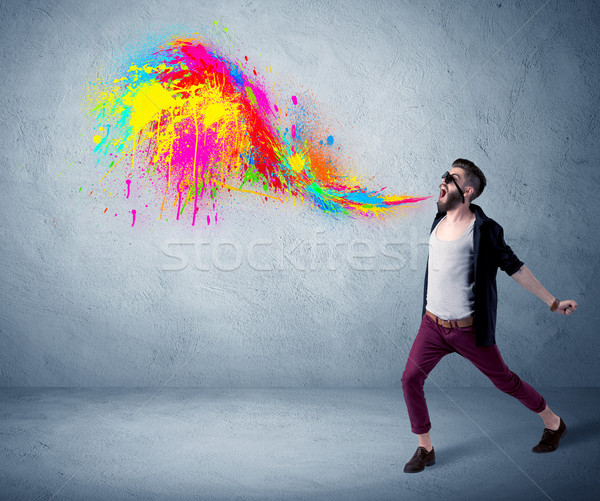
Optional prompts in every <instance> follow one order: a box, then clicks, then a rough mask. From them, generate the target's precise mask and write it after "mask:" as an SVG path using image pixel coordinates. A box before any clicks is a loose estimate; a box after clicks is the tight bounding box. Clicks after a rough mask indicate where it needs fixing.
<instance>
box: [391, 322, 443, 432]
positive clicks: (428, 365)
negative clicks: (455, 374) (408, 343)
mask: <svg viewBox="0 0 600 501" xmlns="http://www.w3.org/2000/svg"><path fill="white" fill-rule="evenodd" d="M440 329H443V327H440V326H438V325H436V323H435V322H434V321H433V320H432V319H431V318H430V317H428V316H427V315H423V318H422V320H421V326H420V327H419V332H418V333H417V337H416V338H415V340H414V341H413V345H412V347H411V349H410V353H409V355H408V360H407V362H406V368H405V369H404V373H403V374H402V390H403V392H404V401H405V402H406V407H407V409H408V417H409V419H410V428H411V431H412V432H413V433H416V434H417V435H421V434H424V433H427V432H428V431H429V430H430V429H431V423H430V421H429V412H428V410H427V403H426V401H425V393H424V392H423V385H424V384H425V379H427V376H428V375H429V373H430V372H431V370H432V369H433V368H434V367H435V366H436V365H437V363H438V362H439V361H440V360H441V359H442V357H443V356H444V355H447V354H448V353H452V352H453V351H454V350H453V348H452V347H451V346H449V345H448V344H447V343H446V342H445V341H444V339H443V337H442V336H441V334H440Z"/></svg>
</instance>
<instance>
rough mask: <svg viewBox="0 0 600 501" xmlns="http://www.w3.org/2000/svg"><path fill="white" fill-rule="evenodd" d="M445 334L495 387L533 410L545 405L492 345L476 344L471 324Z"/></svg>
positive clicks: (542, 398) (538, 409)
mask: <svg viewBox="0 0 600 501" xmlns="http://www.w3.org/2000/svg"><path fill="white" fill-rule="evenodd" d="M448 336H449V337H448V338H447V340H448V341H449V343H450V344H452V346H453V347H454V348H455V349H456V351H457V352H458V353H459V354H460V355H462V356H463V357H465V358H466V359H467V360H469V361H470V362H471V363H472V364H473V365H475V367H477V368H478V369H479V370H480V371H481V372H483V374H485V375H486V376H487V377H488V378H490V380H491V381H492V383H494V386H496V388H498V389H499V390H501V391H503V392H504V393H506V394H508V395H511V396H512V397H515V398H516V399H517V400H519V401H520V402H521V403H522V404H523V405H524V406H525V407H527V408H528V409H529V410H531V411H533V412H535V413H540V412H542V411H543V410H544V409H545V408H546V401H545V400H544V397H542V396H541V395H540V394H539V393H538V392H537V391H536V390H535V389H534V388H533V387H532V386H531V385H530V384H528V383H526V382H525V381H523V380H522V379H521V378H520V377H519V376H518V375H517V374H515V373H514V372H512V371H511V370H510V369H509V368H508V367H507V366H506V364H505V363H504V360H503V359H502V356H501V355H500V351H499V350H498V347H497V346H496V345H495V344H494V345H492V346H476V344H475V329H474V328H473V326H471V327H463V328H458V329H452V331H451V333H449V334H448Z"/></svg>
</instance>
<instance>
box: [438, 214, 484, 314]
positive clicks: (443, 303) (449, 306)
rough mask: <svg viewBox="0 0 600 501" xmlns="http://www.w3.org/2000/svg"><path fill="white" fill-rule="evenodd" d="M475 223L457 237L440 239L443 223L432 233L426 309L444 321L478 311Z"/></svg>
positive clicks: (472, 222)
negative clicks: (440, 227) (476, 301)
mask: <svg viewBox="0 0 600 501" xmlns="http://www.w3.org/2000/svg"><path fill="white" fill-rule="evenodd" d="M444 219H446V216H444V217H443V218H442V219H441V220H440V223H441V222H442V221H443V220H444ZM474 223H475V220H473V221H471V224H470V225H469V226H468V227H467V229H466V230H465V232H464V233H463V234H462V235H461V236H460V237H459V238H457V239H456V240H450V241H446V240H440V239H439V238H438V237H437V235H436V232H437V228H438V226H439V223H438V224H437V225H436V226H435V228H434V229H433V231H432V232H431V235H430V236H429V266H428V273H427V300H426V308H427V309H428V310H429V311H430V312H431V313H433V314H434V315H437V316H438V317H440V318H443V319H444V320H449V319H458V318H465V317H468V316H470V315H472V314H473V312H474V311H475V294H474V292H473V285H474V278H475V277H474V273H473V272H474V270H473V227H474Z"/></svg>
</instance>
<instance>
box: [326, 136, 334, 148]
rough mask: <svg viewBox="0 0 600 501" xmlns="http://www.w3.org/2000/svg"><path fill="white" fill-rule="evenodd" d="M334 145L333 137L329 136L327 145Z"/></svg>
mask: <svg viewBox="0 0 600 501" xmlns="http://www.w3.org/2000/svg"><path fill="white" fill-rule="evenodd" d="M332 144H333V136H327V145H328V146H331V145H332Z"/></svg>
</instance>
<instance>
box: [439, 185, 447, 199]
mask: <svg viewBox="0 0 600 501" xmlns="http://www.w3.org/2000/svg"><path fill="white" fill-rule="evenodd" d="M446 193H447V192H446V188H444V187H441V188H440V200H443V198H444V197H445V196H446Z"/></svg>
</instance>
